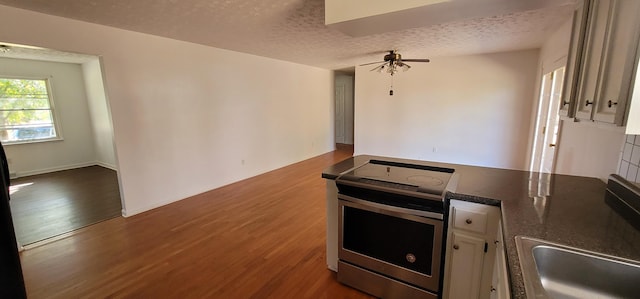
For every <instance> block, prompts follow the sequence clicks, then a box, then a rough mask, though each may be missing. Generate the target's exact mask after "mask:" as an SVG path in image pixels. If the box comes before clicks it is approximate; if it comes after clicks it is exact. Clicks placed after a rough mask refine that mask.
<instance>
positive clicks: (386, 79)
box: [355, 50, 539, 169]
mask: <svg viewBox="0 0 640 299" xmlns="http://www.w3.org/2000/svg"><path fill="white" fill-rule="evenodd" d="M538 54H539V53H538V51H537V50H529V51H518V52H507V53H497V54H487V55H471V56H457V57H434V58H432V60H431V62H430V63H428V64H420V63H413V64H411V65H412V68H411V70H409V71H408V72H406V73H403V72H401V73H399V74H396V75H395V76H394V77H395V78H394V95H393V96H389V85H390V83H391V77H390V76H389V75H386V74H379V73H377V72H370V71H369V69H370V67H358V68H356V84H355V85H356V92H355V118H356V119H355V153H356V154H374V155H384V156H393V157H402V158H411V159H421V160H431V161H441V162H449V163H461V164H470V165H481V166H490V167H501V168H511V169H525V168H526V163H525V162H526V153H527V145H528V136H529V131H530V124H531V115H532V106H533V105H532V101H533V95H534V89H535V82H536V73H537V70H536V66H537V64H538Z"/></svg>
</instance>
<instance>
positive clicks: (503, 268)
mask: <svg viewBox="0 0 640 299" xmlns="http://www.w3.org/2000/svg"><path fill="white" fill-rule="evenodd" d="M496 240H498V242H497V243H496V259H495V261H494V264H493V265H494V266H493V279H492V280H491V287H492V290H491V299H510V298H511V291H510V289H511V288H510V287H509V277H508V276H509V273H508V272H507V258H506V254H505V248H504V238H503V237H502V225H498V233H497V235H496Z"/></svg>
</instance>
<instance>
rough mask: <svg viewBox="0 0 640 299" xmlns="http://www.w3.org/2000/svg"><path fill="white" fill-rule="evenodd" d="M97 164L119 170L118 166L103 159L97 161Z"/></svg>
mask: <svg viewBox="0 0 640 299" xmlns="http://www.w3.org/2000/svg"><path fill="white" fill-rule="evenodd" d="M96 165H98V166H102V167H104V168H109V169H111V170H113V171H118V168H117V167H116V166H115V165H113V164H108V163H104V162H102V161H96Z"/></svg>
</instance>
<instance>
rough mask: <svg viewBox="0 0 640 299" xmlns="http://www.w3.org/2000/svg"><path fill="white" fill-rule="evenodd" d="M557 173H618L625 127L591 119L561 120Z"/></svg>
mask: <svg viewBox="0 0 640 299" xmlns="http://www.w3.org/2000/svg"><path fill="white" fill-rule="evenodd" d="M561 123H562V128H561V130H562V131H561V134H560V138H559V142H558V143H559V146H558V152H557V162H556V173H560V174H570V175H579V176H587V177H595V178H600V179H601V180H603V181H606V180H607V177H608V176H609V174H612V173H617V167H618V163H619V158H620V152H621V151H622V144H623V142H624V137H625V135H624V128H623V127H615V126H613V125H609V124H602V125H599V124H595V123H592V122H579V123H577V122H572V121H571V120H564V121H561Z"/></svg>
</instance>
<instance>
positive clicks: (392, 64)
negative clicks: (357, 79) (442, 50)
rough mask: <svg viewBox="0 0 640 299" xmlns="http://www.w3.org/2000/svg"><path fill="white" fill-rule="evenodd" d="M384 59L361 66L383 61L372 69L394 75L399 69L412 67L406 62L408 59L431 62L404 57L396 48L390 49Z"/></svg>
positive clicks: (409, 60) (406, 69)
mask: <svg viewBox="0 0 640 299" xmlns="http://www.w3.org/2000/svg"><path fill="white" fill-rule="evenodd" d="M383 59H384V60H383V61H378V62H370V63H365V64H361V65H360V66H365V65H370V64H376V63H381V64H380V65H379V66H376V67H375V68H373V69H371V71H377V72H380V73H382V72H387V73H389V74H390V75H391V76H393V75H394V74H395V73H397V72H398V70H399V69H402V70H403V71H408V70H409V69H410V68H411V66H410V65H408V64H406V63H405V62H407V61H408V62H429V59H402V55H400V54H399V53H397V52H396V50H390V51H389V54H387V55H384V58H383Z"/></svg>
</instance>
